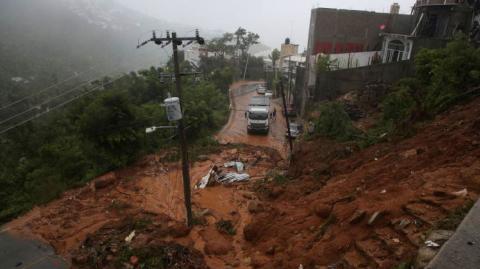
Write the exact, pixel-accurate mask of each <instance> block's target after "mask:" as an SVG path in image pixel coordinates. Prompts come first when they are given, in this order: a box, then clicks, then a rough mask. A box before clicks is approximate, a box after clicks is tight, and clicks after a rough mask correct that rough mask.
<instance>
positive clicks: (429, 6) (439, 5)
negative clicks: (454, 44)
mask: <svg viewBox="0 0 480 269" xmlns="http://www.w3.org/2000/svg"><path fill="white" fill-rule="evenodd" d="M479 2H480V1H476V0H470V1H467V0H417V1H416V2H415V6H414V8H413V10H414V15H415V22H414V25H415V28H414V30H413V32H412V34H411V35H412V36H414V37H421V38H437V39H451V38H453V37H454V36H455V34H456V33H459V32H463V33H465V34H468V33H470V32H471V30H472V27H473V24H472V20H473V18H474V16H475V14H478V11H479V10H478V9H479V5H480V3H479Z"/></svg>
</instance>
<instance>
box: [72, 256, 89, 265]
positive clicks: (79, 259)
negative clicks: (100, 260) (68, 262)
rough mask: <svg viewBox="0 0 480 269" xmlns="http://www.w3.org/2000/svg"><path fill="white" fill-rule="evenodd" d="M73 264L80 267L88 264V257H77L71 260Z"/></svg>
mask: <svg viewBox="0 0 480 269" xmlns="http://www.w3.org/2000/svg"><path fill="white" fill-rule="evenodd" d="M72 261H73V263H74V264H78V265H82V264H86V263H87V262H88V255H79V256H75V257H73V258H72Z"/></svg>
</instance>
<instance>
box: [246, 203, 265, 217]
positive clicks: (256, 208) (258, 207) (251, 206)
mask: <svg viewBox="0 0 480 269" xmlns="http://www.w3.org/2000/svg"><path fill="white" fill-rule="evenodd" d="M247 209H248V212H250V213H252V214H256V213H259V212H262V211H263V205H262V204H261V203H260V202H257V201H249V202H248V205H247Z"/></svg>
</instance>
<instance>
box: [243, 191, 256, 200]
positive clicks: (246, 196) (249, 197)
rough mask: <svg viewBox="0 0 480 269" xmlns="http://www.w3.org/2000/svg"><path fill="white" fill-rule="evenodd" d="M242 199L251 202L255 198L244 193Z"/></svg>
mask: <svg viewBox="0 0 480 269" xmlns="http://www.w3.org/2000/svg"><path fill="white" fill-rule="evenodd" d="M242 196H243V198H245V199H247V200H253V199H254V198H255V197H254V196H253V194H252V193H249V192H245V193H243V194H242Z"/></svg>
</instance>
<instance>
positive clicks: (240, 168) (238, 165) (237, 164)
mask: <svg viewBox="0 0 480 269" xmlns="http://www.w3.org/2000/svg"><path fill="white" fill-rule="evenodd" d="M223 166H224V167H225V168H230V167H235V168H236V169H237V172H239V173H241V172H243V171H244V170H245V165H244V164H243V163H242V162H228V163H225V164H224V165H223Z"/></svg>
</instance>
